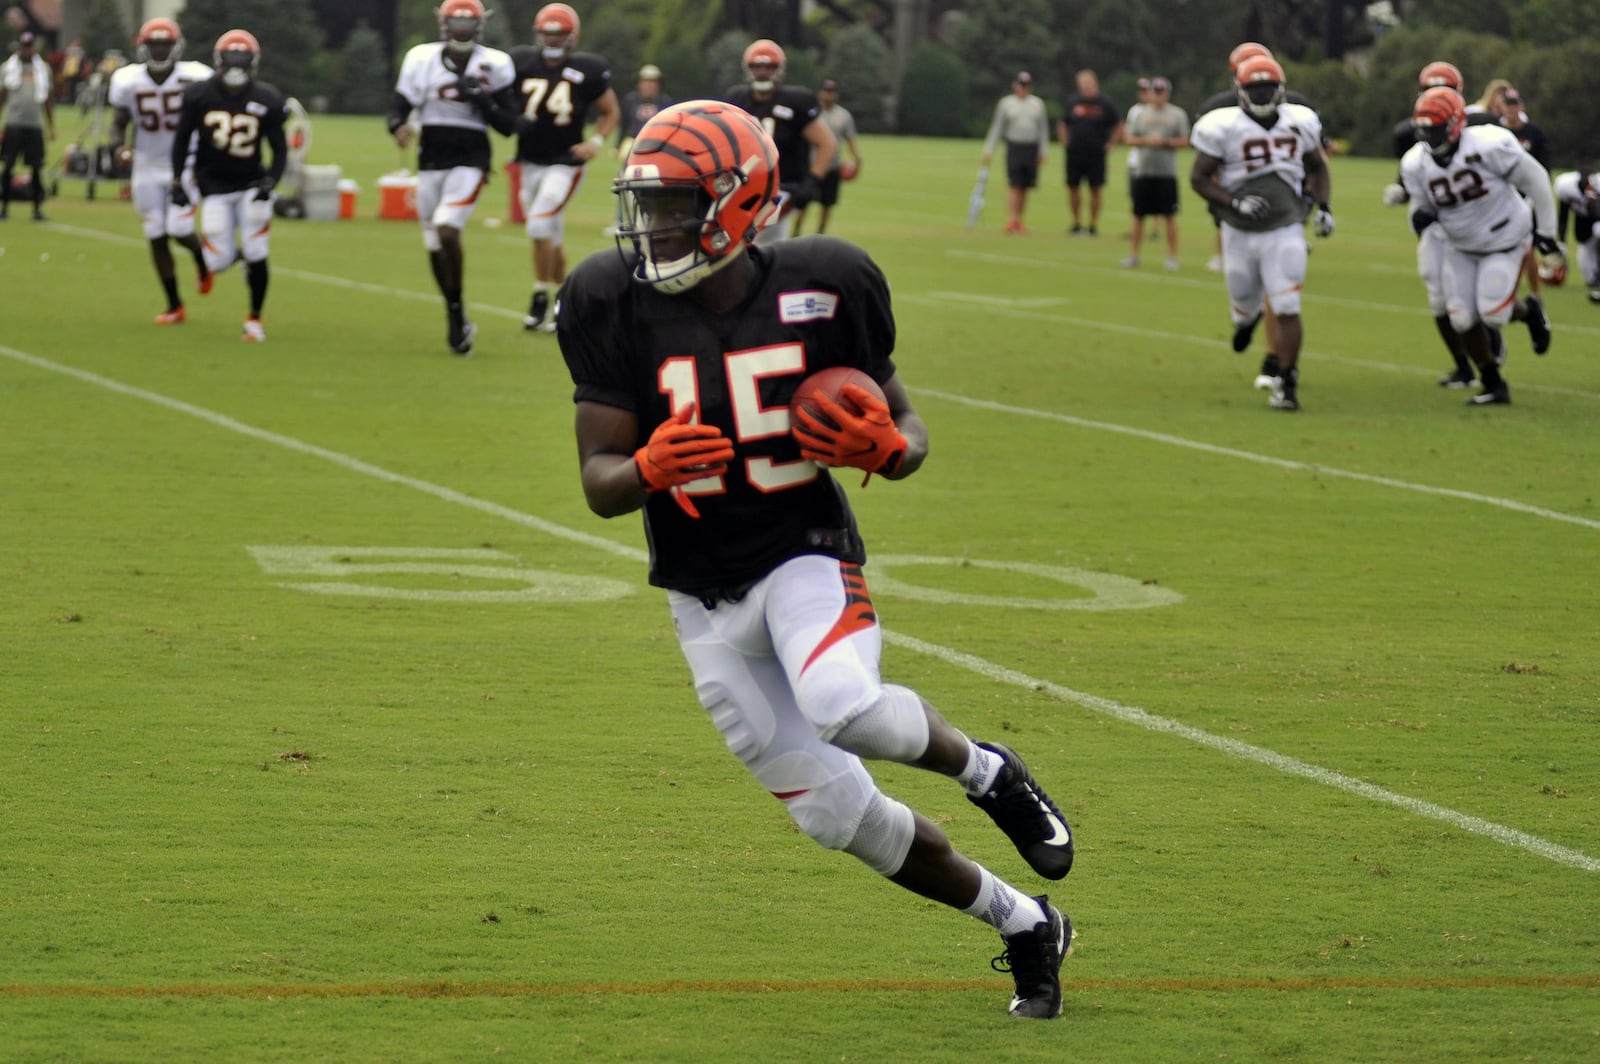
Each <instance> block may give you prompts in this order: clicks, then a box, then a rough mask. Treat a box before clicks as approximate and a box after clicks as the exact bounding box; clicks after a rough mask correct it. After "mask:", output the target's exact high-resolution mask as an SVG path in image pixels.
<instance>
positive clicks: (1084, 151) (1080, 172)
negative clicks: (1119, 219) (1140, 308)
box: [1056, 70, 1122, 236]
mask: <svg viewBox="0 0 1600 1064" xmlns="http://www.w3.org/2000/svg"><path fill="white" fill-rule="evenodd" d="M1121 128H1122V115H1121V113H1120V112H1119V111H1118V110H1117V105H1116V104H1114V103H1112V102H1111V97H1109V96H1107V95H1106V94H1105V93H1103V92H1101V91H1100V79H1099V78H1098V77H1096V76H1095V72H1094V71H1092V70H1080V71H1078V92H1077V95H1075V96H1073V97H1072V98H1071V99H1069V100H1067V105H1066V106H1065V107H1063V108H1062V109H1061V118H1060V120H1059V121H1057V122H1056V133H1057V135H1058V136H1059V137H1060V139H1061V146H1062V147H1063V148H1065V149H1066V152H1067V202H1068V204H1069V205H1070V206H1071V208H1072V235H1073V236H1079V235H1081V234H1082V233H1083V232H1084V228H1083V195H1082V186H1083V184H1084V183H1085V182H1088V185H1089V229H1088V233H1089V235H1090V236H1098V235H1099V233H1100V190H1101V189H1102V188H1104V187H1105V183H1106V153H1107V152H1108V151H1110V150H1111V146H1112V145H1113V144H1115V143H1116V142H1117V134H1118V133H1119V132H1120V131H1121Z"/></svg>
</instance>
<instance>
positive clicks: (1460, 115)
mask: <svg viewBox="0 0 1600 1064" xmlns="http://www.w3.org/2000/svg"><path fill="white" fill-rule="evenodd" d="M1411 124H1412V125H1413V126H1415V127H1416V129H1417V139H1418V140H1420V141H1422V142H1423V143H1425V144H1427V146H1428V150H1429V151H1431V152H1433V154H1434V155H1436V156H1439V157H1440V158H1443V157H1446V156H1449V155H1450V154H1451V153H1453V152H1454V151H1455V150H1456V145H1458V144H1460V143H1461V130H1462V129H1463V128H1464V127H1465V126H1466V124H1467V101H1466V100H1464V99H1462V98H1461V94H1460V93H1459V92H1457V91H1456V90H1455V89H1452V88H1447V87H1445V86H1443V85H1441V86H1439V87H1438V88H1434V89H1428V90H1426V91H1424V92H1423V94H1422V95H1421V96H1418V97H1417V103H1416V106H1415V107H1413V108H1412V109H1411Z"/></svg>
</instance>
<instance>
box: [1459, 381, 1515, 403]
mask: <svg viewBox="0 0 1600 1064" xmlns="http://www.w3.org/2000/svg"><path fill="white" fill-rule="evenodd" d="M1467 405H1468V406H1510V405H1511V389H1510V387H1508V386H1507V385H1506V382H1505V381H1501V382H1500V386H1499V387H1497V388H1485V389H1484V390H1483V391H1481V392H1479V393H1478V394H1477V395H1474V396H1473V397H1472V398H1471V399H1468V400H1467Z"/></svg>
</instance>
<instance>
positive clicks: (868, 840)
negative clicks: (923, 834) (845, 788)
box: [844, 791, 917, 876]
mask: <svg viewBox="0 0 1600 1064" xmlns="http://www.w3.org/2000/svg"><path fill="white" fill-rule="evenodd" d="M916 833H917V824H916V820H915V819H914V818H913V817H912V815H911V810H909V809H907V808H906V807H905V806H903V805H901V804H900V803H899V802H897V801H895V800H894V799H893V798H890V797H889V796H888V795H886V794H884V793H883V792H881V791H879V792H877V793H875V794H874V795H873V796H872V801H871V802H869V803H868V804H867V811H866V813H865V814H864V815H863V816H862V817H861V826H860V827H858V828H856V834H855V838H853V839H851V840H850V845H848V846H846V847H845V848H844V852H845V853H847V854H849V855H850V856H852V857H855V858H858V859H859V860H860V861H861V862H862V863H863V864H865V865H866V866H867V867H868V868H870V869H872V870H873V871H874V872H876V873H878V874H879V875H882V876H892V875H894V874H895V873H896V872H898V871H900V867H901V866H902V865H904V864H905V863H906V854H907V853H909V852H910V851H911V840H912V837H913V836H915V835H916Z"/></svg>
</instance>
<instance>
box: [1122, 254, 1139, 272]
mask: <svg viewBox="0 0 1600 1064" xmlns="http://www.w3.org/2000/svg"><path fill="white" fill-rule="evenodd" d="M1117 265H1118V266H1121V267H1123V268H1125V269H1130V270H1131V269H1137V268H1138V266H1139V256H1137V255H1129V256H1128V257H1127V258H1125V259H1123V260H1122V261H1121V262H1119V263H1117Z"/></svg>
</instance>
